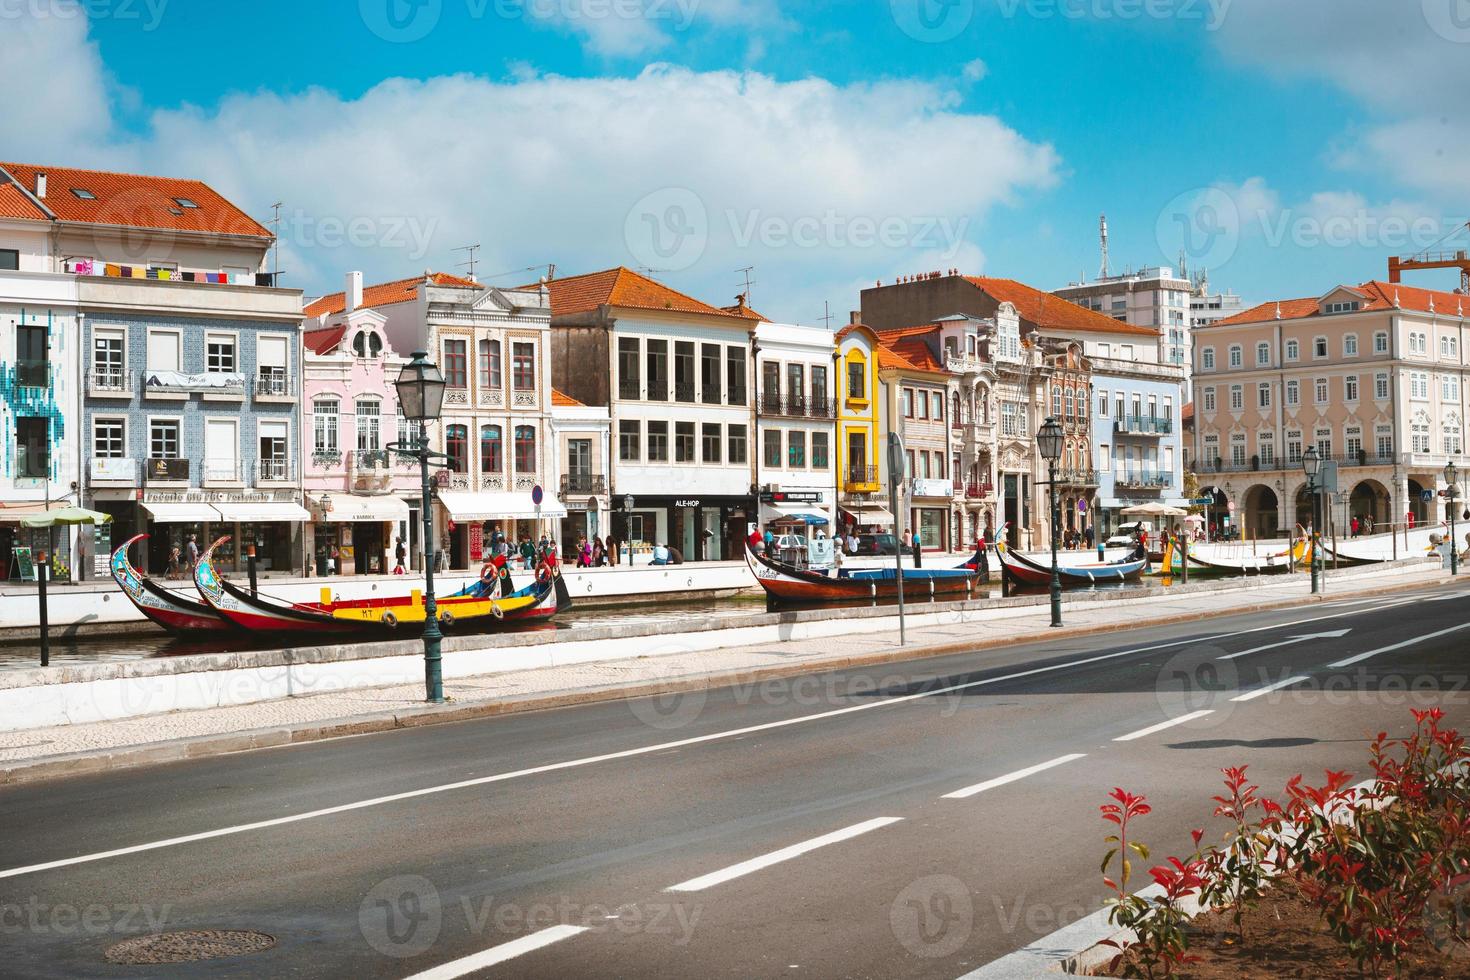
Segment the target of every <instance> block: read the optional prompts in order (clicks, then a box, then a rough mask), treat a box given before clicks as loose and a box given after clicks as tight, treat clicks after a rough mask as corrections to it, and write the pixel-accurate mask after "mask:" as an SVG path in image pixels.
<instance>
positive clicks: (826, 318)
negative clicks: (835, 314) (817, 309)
mask: <svg viewBox="0 0 1470 980" xmlns="http://www.w3.org/2000/svg"><path fill="white" fill-rule="evenodd" d="M822 323H823V325H825V326H826V328H827V329H828V330H831V329H832V304H831V303H829V302H827V301H826V300H822Z"/></svg>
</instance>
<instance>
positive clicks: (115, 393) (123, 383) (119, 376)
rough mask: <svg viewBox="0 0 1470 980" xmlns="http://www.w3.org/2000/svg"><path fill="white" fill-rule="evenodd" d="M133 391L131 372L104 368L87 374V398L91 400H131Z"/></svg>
mask: <svg viewBox="0 0 1470 980" xmlns="http://www.w3.org/2000/svg"><path fill="white" fill-rule="evenodd" d="M133 390H134V385H133V373H132V372H131V371H125V370H123V369H122V368H113V367H102V368H96V369H93V370H91V371H88V372H87V396H88V397H89V398H131V397H133Z"/></svg>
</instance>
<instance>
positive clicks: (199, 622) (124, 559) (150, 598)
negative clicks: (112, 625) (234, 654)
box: [108, 534, 235, 634]
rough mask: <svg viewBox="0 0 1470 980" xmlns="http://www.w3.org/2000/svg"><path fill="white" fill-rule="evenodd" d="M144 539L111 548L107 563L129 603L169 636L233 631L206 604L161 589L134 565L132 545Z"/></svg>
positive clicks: (228, 621)
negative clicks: (172, 634) (130, 557)
mask: <svg viewBox="0 0 1470 980" xmlns="http://www.w3.org/2000/svg"><path fill="white" fill-rule="evenodd" d="M147 537H148V535H146V534H135V535H133V536H132V537H131V538H129V539H128V540H126V541H124V542H123V543H122V544H120V545H118V546H117V547H116V548H114V549H113V551H112V557H111V559H110V561H109V562H108V570H109V571H110V572H111V573H112V579H113V581H114V582H116V583H117V585H118V588H120V589H122V592H123V595H125V596H127V597H128V601H129V602H131V603H132V604H133V605H134V606H135V607H136V608H137V610H138V611H139V612H140V613H142V614H143V615H144V616H145V617H147V618H148V620H149V621H150V622H152V623H154V624H155V625H157V626H160V627H162V628H163V629H166V630H168V631H169V632H170V633H178V634H199V633H228V632H234V629H235V626H234V624H233V623H232V622H230V620H228V619H225V618H224V617H223V616H221V615H219V613H217V612H215V611H214V609H213V608H211V607H210V606H209V605H207V604H206V603H203V602H200V601H198V600H197V599H194V598H191V597H190V596H187V595H184V594H183V593H181V592H178V591H176V590H174V589H167V588H164V587H163V586H161V585H159V584H158V583H157V582H154V581H153V580H152V579H150V578H148V577H147V576H146V575H144V574H143V573H142V572H140V571H138V569H137V568H135V567H134V566H133V563H132V561H131V560H130V559H129V558H128V552H129V551H130V550H131V549H132V546H133V545H134V544H136V543H137V542H139V541H142V540H144V539H146V538H147Z"/></svg>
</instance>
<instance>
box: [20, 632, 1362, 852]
mask: <svg viewBox="0 0 1470 980" xmlns="http://www.w3.org/2000/svg"><path fill="white" fill-rule="evenodd" d="M1358 614H1359V612H1358V611H1353V610H1348V611H1346V612H1337V613H1329V614H1327V615H1325V616H1310V617H1308V618H1306V619H1298V620H1296V621H1295V622H1290V623H1277V624H1273V625H1268V626H1252V627H1250V628H1249V629H1243V630H1233V631H1231V632H1229V633H1216V634H1215V635H1213V636H1200V637H1186V638H1184V639H1181V640H1170V641H1169V642H1167V643H1156V644H1153V645H1152V646H1146V647H1134V648H1132V649H1130V650H1118V651H1115V652H1113V653H1102V654H1098V655H1097V656H1094V657H1083V658H1081V659H1078V660H1068V661H1066V662H1064V663H1059V664H1049V665H1047V666H1044V667H1033V668H1030V669H1029V670H1020V671H1016V672H1014V673H1011V674H1004V675H1002V676H1000V677H987V678H985V679H983V680H978V681H966V682H965V683H963V684H951V685H950V686H948V687H939V688H935V689H934V690H932V691H920V692H918V693H917V694H902V695H899V696H897V697H892V698H887V699H885V700H882V701H868V702H865V703H863V704H855V705H850V706H848V707H846V708H833V709H832V710H831V711H818V712H816V713H814V714H810V715H802V716H800V717H797V718H785V719H782V720H781V721H768V722H764V723H762V724H759V725H749V726H747V727H744V728H732V729H728V730H726V731H722V732H711V733H709V734H708V735H695V736H692V737H690V738H685V739H679V740H677V741H673V742H660V743H658V744H656V745H645V746H641V747H639V748H636V749H624V750H622V751H620V752H608V753H604V754H603V755H593V756H586V757H584V758H581V759H567V760H565V761H562V762H552V763H548V764H547V765H544V766H535V767H533V768H530V769H517V770H514V771H511V772H502V773H495V774H494V775H490V776H480V777H478V778H475V779H464V780H460V781H458V782H453V783H442V784H440V785H437V786H425V787H422V788H421V789H415V790H409V791H407V792H404V793H394V794H392V795H389V796H377V797H373V798H372V799H366V800H358V801H356V802H353V803H343V804H341V805H339V806H331V807H325V808H323V809H320V810H307V811H305V812H302V813H293V814H289V815H287V816H284V817H274V818H272V819H269V820H257V821H255V822H253V823H245V824H238V825H236V826H232V827H219V828H216V829H214V830H205V831H201V832H199V833H195V834H185V835H183V836H180V837H168V838H165V839H163V840H156V841H149V842H147V843H144V844H133V845H131V846H128V847H119V848H114V849H112V850H109V851H97V852H94V853H92V854H81V855H78V856H76V857H70V858H60V859H58V860H55V861H46V862H44V863H41V864H31V865H25V866H23V867H19V868H6V869H4V870H0V879H3V878H15V877H19V876H20V875H26V874H33V873H35V872H39V871H50V870H53V869H55V868H66V867H72V866H74V865H78V864H89V863H91V862H94V861H105V860H107V859H109V858H115V857H125V856H127V855H129V854H140V853H143V852H145V851H156V850H158V849H160V848H164V847H177V846H179V845H181V844H191V843H194V842H196V841H202V840H211V839H213V838H216V837H228V836H231V835H234V834H244V833H249V832H251V831H255V830H267V829H269V828H272V827H281V826H285V825H287V824H293V823H299V822H301V821H303V820H314V819H316V818H317V817H329V816H333V815H335V814H338V813H348V812H351V811H353V810H363V809H366V808H368V807H374V806H383V805H385V804H388V803H398V802H401V801H403V800H412V799H418V798H420V797H424V796H433V795H436V794H439V793H449V792H453V791H455V790H461V789H471V788H473V787H476V786H487V785H490V784H492V783H500V782H505V781H507V780H511V779H520V778H523V777H526V776H539V775H542V774H543V773H548V772H559V771H561V770H563V769H576V768H580V767H582V766H590V765H595V764H596V763H599V762H611V761H613V760H616V759H631V758H635V757H637V756H642V755H651V754H653V753H656V752H666V751H668V750H670V749H678V748H683V747H684V746H687V745H701V744H704V743H706V742H716V741H719V740H721V739H728V738H734V737H736V736H740V735H750V734H753V733H755V732H766V731H774V730H776V729H780V728H787V727H789V726H792V725H804V724H806V723H808V722H813V721H822V720H824V719H827V718H837V717H840V716H842V715H848V714H853V713H855V712H859V711H871V710H873V709H875V708H887V707H891V706H893V705H896V704H906V703H908V702H910V701H919V700H922V699H924V698H932V697H938V696H939V695H942V694H953V693H955V692H956V691H968V690H972V689H974V688H978V687H987V686H989V685H991V684H1002V683H1005V682H1006V681H1013V680H1019V679H1021V678H1023V677H1034V676H1036V675H1038V674H1049V673H1053V672H1055V671H1058V670H1066V669H1068V668H1071V667H1085V666H1087V665H1088V664H1096V663H1103V662H1105V661H1108V660H1116V659H1118V658H1119V657H1131V656H1134V655H1135V654H1140V653H1152V652H1153V651H1155V650H1167V649H1169V648H1170V647H1177V646H1184V645H1186V644H1190V643H1212V642H1214V641H1215V640H1226V639H1229V638H1230V637H1232V636H1246V635H1248V634H1251V633H1262V632H1266V631H1268V630H1280V629H1294V628H1296V627H1298V626H1305V625H1306V624H1308V623H1316V622H1321V621H1322V620H1326V619H1341V618H1342V617H1343V616H1355V615H1358Z"/></svg>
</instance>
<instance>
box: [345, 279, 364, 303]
mask: <svg viewBox="0 0 1470 980" xmlns="http://www.w3.org/2000/svg"><path fill="white" fill-rule="evenodd" d="M346 297H347V312H348V313H351V312H352V311H353V310H355V309H357V308H358V307H359V306H361V305H362V273H361V272H349V273H347V294H346Z"/></svg>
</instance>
